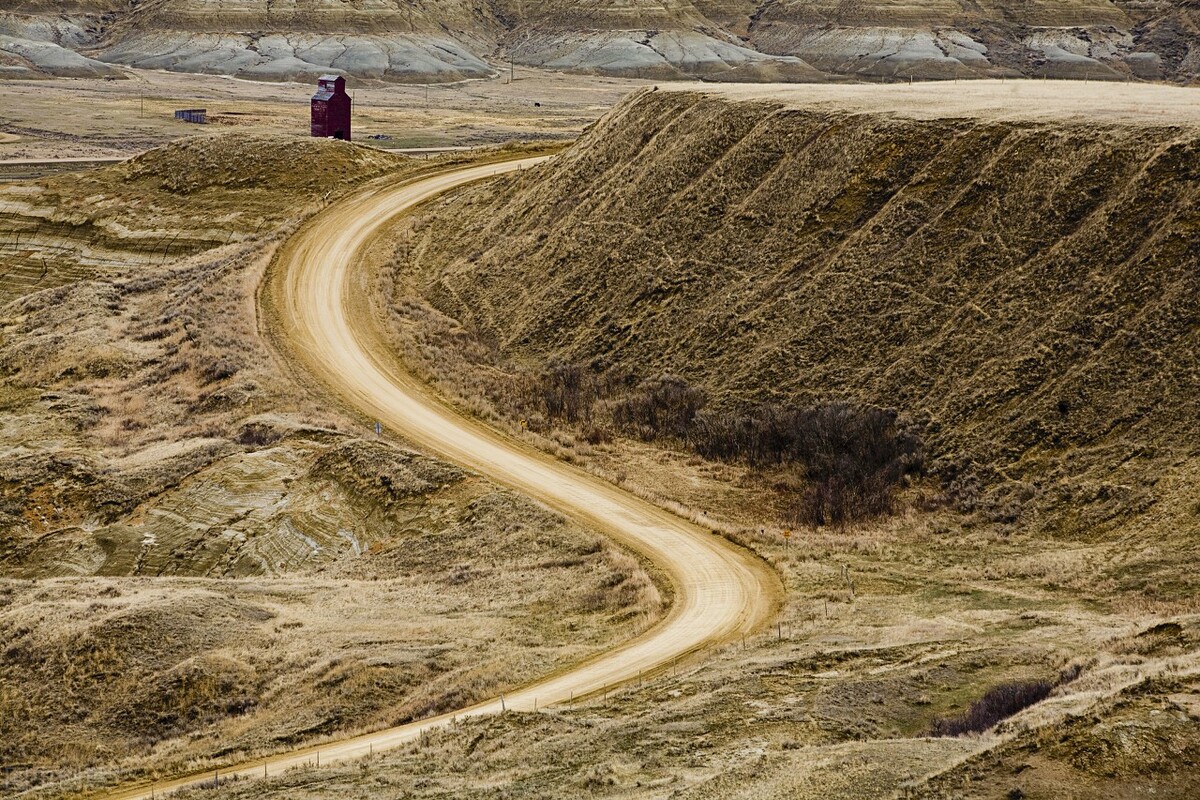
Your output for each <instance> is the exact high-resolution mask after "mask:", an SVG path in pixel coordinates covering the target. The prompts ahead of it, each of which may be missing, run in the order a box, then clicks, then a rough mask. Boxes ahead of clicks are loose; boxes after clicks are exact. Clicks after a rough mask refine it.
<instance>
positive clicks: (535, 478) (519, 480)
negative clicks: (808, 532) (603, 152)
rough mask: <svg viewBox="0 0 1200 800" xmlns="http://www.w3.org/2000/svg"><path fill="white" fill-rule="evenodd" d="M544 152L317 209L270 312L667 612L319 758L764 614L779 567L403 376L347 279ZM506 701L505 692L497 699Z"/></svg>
mask: <svg viewBox="0 0 1200 800" xmlns="http://www.w3.org/2000/svg"><path fill="white" fill-rule="evenodd" d="M542 160H544V158H527V159H522V160H516V161H507V162H502V163H500V164H488V165H483V166H470V167H465V168H457V169H453V170H448V171H445V172H441V173H437V174H434V175H432V176H428V177H424V178H420V179H418V180H415V181H410V182H405V183H400V184H395V185H389V186H385V187H383V188H374V189H369V190H367V191H365V192H363V193H362V194H359V195H357V196H355V197H353V198H351V199H349V200H347V201H345V202H341V203H338V204H337V205H336V206H334V207H331V208H330V209H328V210H326V211H325V212H323V213H321V214H320V215H318V216H317V217H316V218H315V219H314V220H312V221H311V222H310V223H309V224H307V225H306V226H304V227H303V228H302V229H301V230H300V231H299V232H298V233H297V234H296V235H295V236H294V237H292V239H291V240H290V241H289V242H288V243H287V244H285V245H284V247H283V248H282V249H281V251H280V253H279V255H278V257H277V258H276V260H275V262H274V264H273V266H272V268H271V272H270V274H269V275H268V279H267V284H266V285H265V287H264V292H263V294H264V297H265V298H266V299H265V304H266V305H268V306H270V308H269V309H267V311H268V312H269V313H267V315H266V318H267V319H270V320H271V322H272V323H273V324H275V325H276V327H277V330H276V331H275V332H274V337H275V339H276V341H277V342H278V343H279V344H280V346H281V348H283V349H284V350H285V352H286V353H287V355H288V357H289V359H290V360H292V361H293V362H294V363H296V364H297V365H298V366H299V367H301V368H302V369H303V370H305V371H307V372H309V373H310V374H311V375H312V376H313V377H314V378H316V379H317V380H318V381H319V382H320V383H321V384H323V385H324V387H325V388H326V389H328V390H329V391H330V392H332V393H333V394H334V395H336V396H337V397H338V398H340V399H341V400H342V401H343V402H345V403H346V404H347V405H349V406H350V407H352V408H354V409H356V410H357V411H359V412H361V413H362V414H364V415H366V416H367V417H369V418H371V419H378V420H380V421H381V422H382V423H383V425H384V427H385V429H386V430H388V431H390V432H394V433H397V434H400V435H402V436H403V437H404V438H405V439H407V440H409V441H411V442H413V443H415V444H416V445H418V446H419V447H420V448H421V449H423V450H425V451H427V452H429V453H433V454H436V455H438V456H440V457H442V458H445V459H447V460H449V461H452V462H454V463H457V464H460V465H463V466H465V467H468V468H470V469H473V470H476V471H478V472H480V473H482V474H484V475H486V476H488V477H489V478H490V479H492V480H493V481H495V482H497V483H500V484H502V485H505V486H508V487H511V488H512V489H515V490H516V491H518V492H521V493H522V494H525V495H527V496H529V497H532V498H535V499H537V500H539V501H541V502H542V503H544V504H546V505H548V506H550V507H552V508H554V509H556V510H558V511H560V512H561V513H563V514H565V515H567V516H569V517H571V518H573V519H575V520H577V521H578V522H580V523H581V524H583V525H586V526H589V527H591V528H593V529H595V530H597V531H599V532H601V533H604V534H606V535H608V536H610V537H612V538H613V539H615V540H617V541H619V542H620V543H622V544H623V545H625V546H626V547H628V548H630V549H631V550H634V551H636V552H638V553H640V554H641V555H642V556H644V557H645V558H647V559H648V560H649V561H651V562H652V563H653V564H654V565H655V566H656V567H658V568H659V569H660V570H661V571H662V572H663V574H664V575H666V576H667V577H668V579H669V580H670V581H671V583H672V585H673V591H674V598H673V603H672V605H671V609H670V611H669V612H668V614H667V616H666V617H665V618H664V619H663V620H662V621H661V622H659V624H657V625H656V626H654V627H653V628H651V629H650V630H648V631H646V632H645V633H643V634H641V635H640V636H638V637H636V638H634V639H631V640H629V641H627V642H625V643H623V644H621V645H619V646H617V647H615V648H614V649H612V650H608V651H606V652H604V653H602V654H600V655H597V656H595V657H593V658H590V659H588V660H586V661H584V662H583V663H580V664H577V665H575V666H572V667H569V668H567V669H564V670H561V671H559V672H558V673H556V674H552V675H549V676H546V677H543V678H539V679H537V680H535V681H533V682H532V683H529V684H527V685H525V686H523V687H521V688H519V689H516V690H514V691H513V692H511V693H509V694H507V695H505V697H504V699H503V701H502V700H501V699H500V698H496V699H494V700H490V701H487V702H484V703H480V704H478V705H475V706H472V707H470V708H465V709H462V710H460V711H457V712H455V713H453V714H444V715H441V716H438V717H433V718H429V719H426V720H421V721H420V722H415V723H411V724H408V725H403V726H400V727H396V728H391V729H388V730H384V731H379V732H377V733H371V734H366V735H362V736H358V737H355V738H352V739H346V740H343V741H341V742H337V743H334V744H324V745H321V747H320V748H319V749H320V763H322V764H326V763H332V762H335V761H342V760H346V759H352V758H358V757H361V756H365V755H368V754H369V753H372V752H380V751H383V750H386V749H388V748H391V747H396V746H399V745H401V744H404V743H406V742H409V741H411V740H413V739H414V738H416V737H417V736H419V735H420V734H421V732H422V731H424V730H426V729H428V728H430V727H433V726H437V725H442V724H445V723H447V722H450V721H451V720H452V719H453V718H455V717H459V718H461V717H465V716H478V715H484V714H496V713H499V712H501V711H502V710H504V709H507V710H510V711H513V710H516V711H534V710H536V709H540V708H546V707H549V706H553V705H555V704H561V703H564V702H569V701H570V700H571V699H573V698H575V699H577V698H580V697H583V696H586V695H590V694H593V693H595V692H598V691H601V690H603V689H606V688H609V687H613V686H616V685H619V684H621V683H625V682H628V681H630V680H635V679H637V678H638V677H639V676H641V675H647V674H650V673H653V672H654V671H656V670H658V669H661V668H664V667H666V666H669V665H670V664H671V663H672V662H673V661H675V660H676V659H678V658H679V657H681V656H684V655H687V654H689V653H692V652H694V651H696V650H698V649H700V648H703V647H706V646H709V645H712V644H716V643H721V642H727V641H731V640H733V639H736V638H738V637H740V636H741V635H743V634H746V633H748V632H750V631H752V630H754V629H755V628H757V627H759V626H761V625H762V624H763V623H764V622H766V621H767V619H768V618H769V617H770V616H771V615H772V614H773V613H774V611H775V609H776V607H777V604H778V602H779V598H780V596H781V588H780V584H779V581H778V578H777V576H776V575H775V573H774V572H773V571H772V570H771V569H770V568H769V567H768V566H767V565H766V564H765V563H764V562H762V561H761V560H759V559H758V558H755V557H754V556H753V555H751V554H750V553H748V552H746V551H745V550H743V549H741V548H738V547H736V546H734V545H732V544H730V543H729V542H728V541H727V540H725V539H724V538H722V537H719V536H714V535H713V534H712V533H711V532H710V531H707V530H704V529H703V528H700V527H698V526H696V525H694V524H692V523H690V522H687V521H685V520H683V519H681V518H680V517H677V516H675V515H673V514H670V513H668V512H666V511H664V510H662V509H660V508H658V507H657V506H654V505H652V504H651V503H649V502H647V501H644V500H641V499H639V498H637V497H635V496H634V495H631V494H629V493H628V492H625V491H623V490H621V489H619V488H617V487H615V486H613V485H612V484H609V483H607V482H605V481H602V480H600V479H599V478H596V477H594V476H592V475H590V474H588V473H586V472H583V471H582V470H579V469H577V468H575V467H572V466H570V465H567V464H565V463H562V462H560V461H557V460H555V459H553V458H551V457H550V456H547V455H545V454H543V453H541V452H539V451H536V450H534V449H532V448H530V447H529V446H527V445H525V444H523V443H521V442H518V441H515V440H513V439H511V438H509V437H506V436H504V435H503V434H500V433H498V432H496V431H494V430H492V429H490V428H487V427H486V426H484V425H482V424H481V423H479V422H477V421H475V420H472V419H469V418H466V417H464V416H462V415H461V414H459V413H457V412H456V411H454V410H453V409H452V408H450V407H449V406H447V405H446V404H445V403H444V402H442V401H441V400H439V399H438V397H437V396H435V395H434V394H433V392H432V391H431V390H429V389H427V388H426V387H425V386H424V385H423V384H421V383H420V382H419V381H417V380H416V379H415V378H413V377H412V376H410V375H408V374H407V373H406V372H405V371H404V370H403V367H402V366H401V365H400V364H399V363H398V362H397V360H396V359H395V358H394V357H393V356H392V355H391V354H390V353H389V351H388V348H387V347H386V346H385V344H384V343H383V341H382V339H381V338H380V334H379V332H378V327H377V324H376V322H375V320H374V319H372V317H371V314H370V313H369V311H367V307H368V304H367V303H366V301H365V298H363V296H362V294H363V293H362V291H360V290H356V281H355V279H356V278H357V279H358V281H359V282H360V285H361V280H362V278H363V276H362V275H361V274H356V273H357V272H358V270H356V267H358V266H360V264H361V261H362V259H360V258H359V256H360V254H361V253H362V252H363V251H364V249H365V248H366V247H367V246H368V244H369V243H370V241H371V240H372V238H373V237H374V236H375V235H377V234H378V233H379V232H380V231H381V230H382V229H383V228H384V226H386V225H387V223H388V222H389V221H391V220H393V219H395V218H396V217H397V216H398V215H400V214H402V213H404V212H406V211H408V210H410V209H412V208H413V207H414V206H416V205H418V204H420V203H422V202H425V201H427V200H429V199H431V198H433V197H436V196H437V195H439V194H441V193H443V192H446V191H447V190H449V189H452V188H455V187H457V186H461V185H463V184H466V183H470V182H473V181H478V180H482V179H485V178H488V177H490V176H492V175H495V174H498V173H502V172H508V171H512V170H515V169H518V168H529V167H532V166H534V165H535V164H537V163H538V162H540V161H542ZM502 704H503V705H502ZM316 761H317V757H316V749H315V748H307V749H304V750H299V751H294V752H291V753H285V754H282V755H279V756H274V757H271V758H267V759H259V760H257V761H253V762H248V763H246V764H243V765H239V766H237V767H233V768H230V769H228V770H221V777H222V779H224V777H226V776H233V775H238V776H244V777H256V776H262V775H264V774H274V773H277V772H279V771H281V770H284V769H287V768H288V767H293V766H297V765H301V764H308V763H314V762H316ZM212 780H213V773H207V774H206V775H203V776H197V775H192V776H188V777H184V778H179V779H176V780H172V781H165V782H162V783H159V784H155V785H154V786H149V785H146V786H141V787H137V788H131V789H128V790H125V791H123V792H120V793H116V794H114V795H113V797H116V798H120V800H141V798H150V797H151V795H152V793H153V794H154V795H161V794H162V793H164V792H166V791H170V790H173V789H178V788H182V787H184V786H188V785H195V784H199V783H203V782H208V783H210V784H211V782H212Z"/></svg>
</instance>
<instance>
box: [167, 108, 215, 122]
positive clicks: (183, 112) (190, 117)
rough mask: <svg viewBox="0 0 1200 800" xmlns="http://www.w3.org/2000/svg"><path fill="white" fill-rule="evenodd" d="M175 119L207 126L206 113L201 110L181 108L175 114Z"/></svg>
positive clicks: (204, 110)
mask: <svg viewBox="0 0 1200 800" xmlns="http://www.w3.org/2000/svg"><path fill="white" fill-rule="evenodd" d="M175 119H177V120H180V121H181V122H191V123H194V124H196V125H207V124H208V111H207V110H206V109H203V108H183V109H180V110H179V111H176V112H175Z"/></svg>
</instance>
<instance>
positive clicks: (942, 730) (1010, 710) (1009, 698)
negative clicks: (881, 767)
mask: <svg viewBox="0 0 1200 800" xmlns="http://www.w3.org/2000/svg"><path fill="white" fill-rule="evenodd" d="M1053 689H1054V684H1053V683H1052V682H1050V681H1046V680H1029V681H1009V682H1007V683H1002V684H1000V685H998V686H993V687H992V688H991V689H989V690H988V691H987V693H986V694H984V696H983V697H981V698H979V699H978V700H976V701H975V702H974V703H972V704H971V707H970V708H969V709H967V711H966V712H965V713H963V714H959V715H958V716H955V717H940V718H938V719H936V720H934V721H933V726H932V727H931V728H930V735H931V736H962V735H964V734H967V733H981V732H983V731H986V730H987V729H988V728H991V727H993V726H994V725H996V724H998V723H1000V722H1002V721H1003V720H1006V719H1008V718H1009V717H1011V716H1012V715H1013V714H1016V713H1017V712H1018V711H1023V710H1025V709H1026V708H1029V707H1030V706H1031V705H1033V704H1034V703H1040V702H1041V701H1043V700H1045V699H1046V698H1047V697H1049V696H1050V692H1051V691H1053Z"/></svg>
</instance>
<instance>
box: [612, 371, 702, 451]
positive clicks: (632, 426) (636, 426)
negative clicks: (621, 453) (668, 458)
mask: <svg viewBox="0 0 1200 800" xmlns="http://www.w3.org/2000/svg"><path fill="white" fill-rule="evenodd" d="M707 403H708V395H707V394H706V393H705V392H704V390H703V389H698V388H696V387H694V386H689V385H688V383H687V381H685V380H683V379H681V378H676V377H674V376H671V375H664V376H662V377H660V378H656V379H653V380H649V381H646V382H645V383H643V384H642V385H640V386H638V387H637V388H636V389H635V390H634V391H632V392H630V393H629V394H628V395H626V396H625V397H623V398H622V399H621V400H619V401H617V402H616V403H615V404H614V405H613V408H612V417H613V422H614V423H615V424H616V426H617V427H618V428H620V429H621V430H624V431H627V432H629V433H632V434H634V435H635V436H637V437H638V438H640V439H647V440H653V439H680V440H687V439H689V438H691V437H692V435H693V433H694V431H695V428H696V415H697V414H698V413H699V412H700V410H701V409H702V408H704V406H705V405H706V404H707Z"/></svg>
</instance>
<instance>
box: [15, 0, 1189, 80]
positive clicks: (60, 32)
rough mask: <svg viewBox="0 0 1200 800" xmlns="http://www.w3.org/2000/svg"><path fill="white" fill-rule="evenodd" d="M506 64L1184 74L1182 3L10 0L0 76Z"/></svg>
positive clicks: (440, 69)
mask: <svg viewBox="0 0 1200 800" xmlns="http://www.w3.org/2000/svg"><path fill="white" fill-rule="evenodd" d="M510 64H519V65H525V66H531V67H542V68H546V69H552V70H562V71H568V72H578V73H589V74H600V75H610V76H622V77H637V78H646V79H652V80H668V79H678V78H688V77H691V78H706V79H711V80H721V81H740V82H745V81H753V82H761V81H812V80H844V79H846V78H848V77H852V78H860V79H861V78H868V79H876V80H923V79H954V78H977V77H1004V76H1026V77H1045V78H1079V79H1089V78H1090V79H1096V80H1130V79H1141V80H1168V81H1179V82H1189V81H1191V80H1194V78H1195V75H1196V73H1197V70H1198V69H1200V50H1198V49H1197V12H1196V11H1195V10H1194V9H1193V8H1191V7H1189V5H1188V4H1185V3H1175V2H1169V0H1056V1H1055V2H1048V1H1047V0H1034V1H1033V2H1015V0H987V1H986V2H967V0H920V2H913V1H911V0H910V1H908V2H905V1H904V0H853V1H851V0H768V1H767V2H762V0H695V2H676V1H675V0H670V1H668V2H652V0H628V1H627V2H622V3H612V4H599V3H594V2H582V1H581V0H549V1H548V2H536V3H535V2H527V1H524V0H487V2H484V3H470V2H466V1H465V0H446V1H445V2H437V3H432V2H422V1H421V0H413V1H412V2H406V3H390V2H384V1H383V0H368V1H367V2H361V3H355V4H353V6H347V5H346V4H345V3H342V2H338V1H337V0H313V1H312V2H297V0H287V1H286V2H275V1H274V0H148V1H147V2H131V1H130V0H71V1H70V2H50V0H16V2H14V3H6V4H5V8H4V9H3V10H0V75H8V76H16V77H31V76H35V75H41V76H67V77H80V76H84V77H86V76H118V75H121V74H124V73H123V72H122V71H121V69H120V67H122V66H126V67H138V68H147V69H166V70H173V71H179V72H194V73H210V74H219V75H230V76H236V77H239V78H248V79H253V80H268V81H283V80H309V79H311V78H312V77H313V76H314V75H316V74H319V73H322V72H327V71H330V70H334V71H339V72H342V73H345V74H347V75H350V76H353V77H356V78H360V79H366V80H371V81H391V82H404V83H444V82H453V81H460V80H465V79H471V78H483V77H488V76H494V75H496V74H498V73H500V72H501V71H503V70H504V69H505V68H506V67H507V66H509V65H510Z"/></svg>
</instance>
